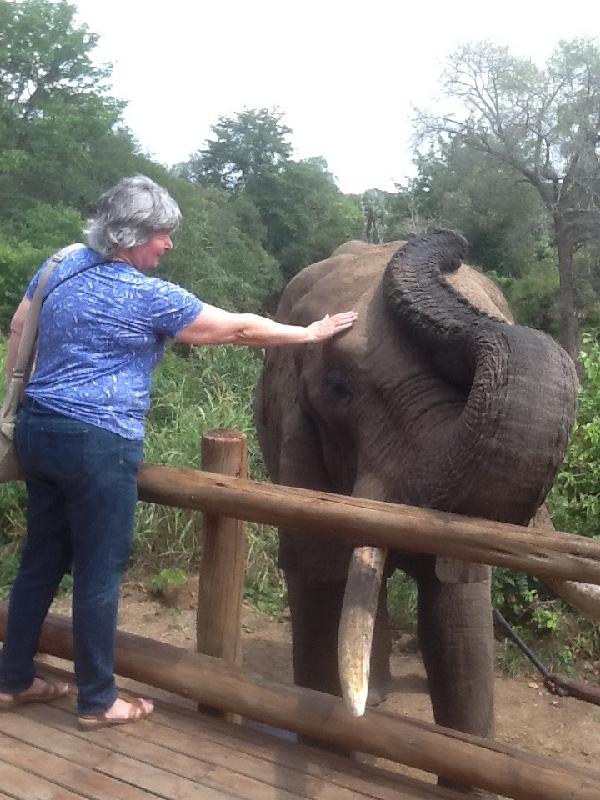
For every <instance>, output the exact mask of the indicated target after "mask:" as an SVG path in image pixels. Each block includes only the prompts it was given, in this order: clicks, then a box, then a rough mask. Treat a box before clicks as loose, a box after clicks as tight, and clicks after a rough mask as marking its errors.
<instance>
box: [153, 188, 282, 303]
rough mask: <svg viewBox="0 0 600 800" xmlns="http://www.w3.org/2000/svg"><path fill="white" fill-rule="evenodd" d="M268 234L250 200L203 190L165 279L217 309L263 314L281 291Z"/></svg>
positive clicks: (188, 212)
mask: <svg viewBox="0 0 600 800" xmlns="http://www.w3.org/2000/svg"><path fill="white" fill-rule="evenodd" d="M175 197H176V198H177V192H175ZM262 230H263V229H262V226H261V223H260V220H259V218H258V215H257V212H256V209H254V207H253V206H252V205H251V204H250V203H249V202H248V200H247V199H246V198H243V197H237V196H232V195H227V194H225V193H224V192H222V191H217V190H206V189H199V188H198V189H196V190H195V197H194V198H193V200H191V201H189V202H188V203H187V208H186V211H185V220H184V223H183V225H182V226H181V229H180V230H179V231H177V233H176V234H175V249H174V251H173V252H172V253H170V254H169V255H168V256H167V257H165V260H164V263H162V264H161V273H162V274H163V275H164V276H165V277H166V278H168V279H169V280H173V281H175V282H176V283H180V284H181V285H183V286H185V287H186V288H187V289H189V290H190V291H192V292H194V293H195V294H197V295H198V296H199V297H201V298H202V299H203V300H205V301H206V302H208V303H210V304H211V305H216V306H220V307H222V308H227V309H229V310H241V309H240V306H241V307H242V309H243V310H245V311H260V310H261V309H262V308H263V306H264V304H265V302H266V300H267V298H269V297H271V296H272V295H273V294H275V293H276V292H277V291H278V290H279V289H280V288H281V275H280V272H279V269H278V265H277V262H276V261H275V260H274V259H273V258H272V257H271V256H270V255H269V254H268V253H267V252H266V251H265V249H264V248H263V246H262V245H261V243H260V233H262ZM257 233H258V234H259V235H257Z"/></svg>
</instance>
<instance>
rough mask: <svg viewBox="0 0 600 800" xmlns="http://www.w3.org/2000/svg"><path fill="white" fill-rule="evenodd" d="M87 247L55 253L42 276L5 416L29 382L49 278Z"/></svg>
mask: <svg viewBox="0 0 600 800" xmlns="http://www.w3.org/2000/svg"><path fill="white" fill-rule="evenodd" d="M82 247H85V245H83V244H80V243H79V242H77V243H76V244H70V245H68V247H63V248H62V250H59V251H58V253H55V254H54V255H53V256H52V258H51V260H50V263H49V264H48V266H47V267H46V269H45V270H44V271H43V272H42V274H41V275H40V278H39V281H38V285H37V287H36V290H35V293H34V295H33V298H32V300H31V305H30V306H29V310H28V312H27V317H26V319H25V324H24V325H23V331H22V333H21V340H20V342H19V349H18V350H17V357H16V359H15V365H14V368H13V372H12V377H11V380H10V382H9V384H8V386H7V391H6V397H5V400H4V404H3V409H2V411H3V415H4V414H6V412H8V411H9V410H12V409H15V410H16V407H17V405H18V403H19V400H20V399H21V395H22V393H23V389H24V388H25V386H26V384H27V381H28V380H29V374H30V372H31V366H32V364H33V360H34V353H35V344H36V339H37V331H38V322H39V318H40V309H41V306H42V302H43V299H44V289H45V288H46V284H47V282H48V278H49V277H50V275H51V274H52V272H53V270H54V269H55V268H56V267H57V266H58V264H60V262H61V261H62V260H63V259H64V258H65V257H66V256H68V255H69V254H70V253H74V252H75V251H76V250H81V248H82Z"/></svg>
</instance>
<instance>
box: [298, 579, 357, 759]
mask: <svg viewBox="0 0 600 800" xmlns="http://www.w3.org/2000/svg"><path fill="white" fill-rule="evenodd" d="M286 579H287V585H288V602H289V606H290V615H291V618H292V651H293V663H294V683H295V684H296V685H297V686H303V687H304V688H307V689H316V690H317V691H319V692H327V693H328V694H334V695H337V696H341V694H342V690H341V686H340V679H339V675H338V666H337V640H338V625H339V620H340V614H341V611H342V602H343V599H344V589H345V581H335V582H330V583H326V582H323V581H311V580H307V579H306V578H304V577H303V576H302V575H301V574H300V573H298V572H286ZM298 738H299V740H300V741H301V742H304V743H305V744H310V745H316V746H318V747H320V748H322V749H326V750H330V751H332V752H334V753H338V754H339V755H343V756H349V755H351V753H350V751H349V750H348V749H347V748H343V747H336V746H335V745H331V744H324V743H323V742H320V741H318V740H315V739H311V738H310V737H307V736H299V737H298Z"/></svg>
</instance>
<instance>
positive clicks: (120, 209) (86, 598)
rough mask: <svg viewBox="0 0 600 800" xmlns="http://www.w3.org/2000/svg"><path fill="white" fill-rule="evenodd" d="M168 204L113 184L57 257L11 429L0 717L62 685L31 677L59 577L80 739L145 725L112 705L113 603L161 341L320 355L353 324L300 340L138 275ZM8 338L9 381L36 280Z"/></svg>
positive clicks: (319, 328) (125, 707) (150, 193)
mask: <svg viewBox="0 0 600 800" xmlns="http://www.w3.org/2000/svg"><path fill="white" fill-rule="evenodd" d="M180 219H181V213H180V211H179V208H178V206H177V204H176V202H175V201H174V200H173V199H172V198H171V197H170V196H169V194H168V193H167V192H166V191H165V190H164V189H162V188H161V187H160V186H158V185H157V184H155V183H154V182H153V181H151V180H150V179H149V178H146V177H144V176H141V175H138V176H135V177H132V178H125V179H123V180H122V181H120V183H118V184H117V185H116V186H115V187H113V188H112V189H110V190H109V191H108V192H106V193H105V194H104V195H103V196H102V197H101V198H100V201H99V205H98V209H97V214H96V216H95V217H94V219H92V220H91V223H90V226H89V229H88V231H87V240H88V245H89V247H81V248H79V249H76V250H75V251H74V252H70V253H69V254H68V255H67V256H66V257H65V258H64V260H63V261H61V262H60V264H59V265H58V266H57V267H56V268H55V269H54V271H53V273H52V275H51V276H50V279H49V281H48V284H47V286H46V289H45V292H44V294H45V300H44V304H43V306H42V312H41V315H40V322H39V338H38V341H39V352H38V361H37V366H36V371H35V373H34V375H33V377H32V379H31V381H30V382H29V385H28V386H27V389H26V392H25V397H24V400H23V404H22V408H21V409H20V411H19V414H18V417H17V425H16V445H17V451H18V454H19V458H20V460H21V463H22V466H23V469H24V472H25V476H26V481H27V491H28V510H27V536H26V539H25V543H24V547H23V552H22V557H21V564H20V567H19V572H18V575H17V578H16V580H15V583H14V585H13V589H12V592H11V598H10V604H9V614H8V623H7V632H6V638H5V642H4V649H3V652H2V662H1V664H0V708H2V709H10V708H14V707H15V706H18V705H21V704H23V703H29V702H44V701H50V700H53V699H55V698H58V697H62V696H63V695H65V694H66V693H67V692H68V691H69V686H68V684H65V683H55V682H51V681H48V680H45V679H43V678H41V677H36V676H35V671H34V661H33V658H34V655H35V653H36V651H37V644H38V639H39V635H40V630H41V626H42V624H43V620H44V618H45V616H46V613H47V611H48V608H49V606H50V604H51V602H52V599H53V597H54V595H55V593H56V589H57V587H58V585H59V583H60V580H61V578H62V576H63V575H64V574H65V572H67V571H68V570H69V569H72V573H73V642H74V664H75V679H76V683H77V687H78V714H79V716H78V721H79V725H80V727H82V728H84V729H93V728H97V727H101V726H105V725H116V724H121V723H126V722H133V721H136V720H139V719H142V718H143V717H145V716H147V715H148V714H149V713H150V712H151V711H152V703H151V702H149V701H148V700H143V699H141V698H129V697H126V696H123V697H119V696H118V694H117V689H116V686H115V681H114V676H113V663H114V642H115V632H116V621H117V609H118V598H119V590H120V586H121V581H122V576H123V572H124V570H125V567H126V564H127V560H128V557H129V551H130V545H131V539H132V532H133V523H134V511H135V504H136V500H137V472H138V466H139V464H140V462H141V459H142V450H143V436H144V419H145V415H146V412H147V411H148V406H149V396H150V380H151V373H152V369H153V368H154V367H155V366H156V364H157V363H158V361H159V360H160V358H161V357H162V355H163V352H164V347H165V342H166V340H167V339H168V338H173V339H176V340H177V341H180V342H185V343H188V344H197V345H198V344H222V343H233V344H241V345H248V346H258V347H261V346H265V347H267V346H272V345H292V344H304V343H310V342H318V341H323V340H325V339H327V338H329V337H331V336H333V335H335V334H336V333H339V332H340V331H343V330H346V329H347V328H349V327H350V326H351V325H352V324H353V322H354V320H355V318H356V314H355V313H354V312H346V313H342V314H335V315H334V316H332V317H328V316H326V317H325V318H324V319H322V320H318V321H316V322H313V323H312V324H311V325H308V326H307V327H306V328H304V327H300V326H295V325H281V324H279V323H277V322H274V321H272V320H269V319H266V318H264V317H260V316H257V315H255V314H234V313H230V312H227V311H223V310H222V309H219V308H214V307H213V306H209V305H208V304H206V303H203V302H202V301H201V300H199V299H198V298H196V297H194V296H193V295H192V294H190V293H189V292H187V291H185V290H184V289H182V288H180V287H178V286H175V285H174V284H171V283H169V282H167V281H163V280H161V279H159V278H156V277H153V276H151V275H149V274H148V272H151V271H152V270H153V269H155V268H156V267H157V265H158V262H159V261H160V258H161V256H162V255H163V254H164V253H165V252H166V251H167V250H171V249H172V247H173V243H172V241H171V234H172V232H173V231H174V230H175V229H176V227H177V225H178V224H179V221H180ZM40 272H41V269H40V271H38V273H37V275H36V276H35V277H34V278H33V280H32V282H31V284H30V286H29V288H28V290H27V292H26V294H25V297H24V298H23V300H22V302H21V304H20V305H19V308H18V309H17V311H16V313H15V316H14V318H13V321H12V325H11V338H10V343H9V355H8V359H7V361H8V364H7V366H8V369H9V374H10V372H11V371H12V366H13V364H14V358H15V354H16V350H17V348H18V344H19V339H20V335H21V331H22V328H23V323H24V320H25V317H26V315H27V311H28V308H29V305H30V303H31V299H32V297H33V293H34V291H35V287H36V285H37V281H38V278H39V275H40Z"/></svg>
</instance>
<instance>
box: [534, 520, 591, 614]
mask: <svg viewBox="0 0 600 800" xmlns="http://www.w3.org/2000/svg"><path fill="white" fill-rule="evenodd" d="M529 527H530V528H533V530H534V531H535V532H536V533H539V534H540V535H541V536H552V535H554V536H556V530H555V528H554V524H553V523H552V518H551V517H550V514H549V512H548V509H547V508H546V505H545V504H544V505H542V506H540V508H539V509H538V511H537V514H536V515H535V516H534V518H533V519H532V520H531V522H530V523H529ZM544 583H545V584H546V586H548V588H550V589H552V591H553V592H554V593H555V594H557V595H558V596H559V597H562V599H563V600H566V602H567V603H568V604H569V605H570V606H572V607H573V608H575V609H576V610H577V611H579V612H581V613H582V614H584V615H585V616H586V617H589V618H590V619H593V620H596V621H600V586H596V585H595V584H592V583H577V582H575V581H565V580H561V578H550V577H548V578H544Z"/></svg>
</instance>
